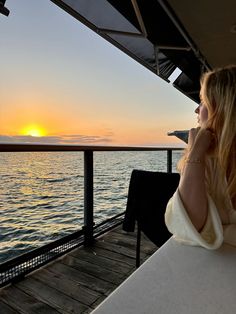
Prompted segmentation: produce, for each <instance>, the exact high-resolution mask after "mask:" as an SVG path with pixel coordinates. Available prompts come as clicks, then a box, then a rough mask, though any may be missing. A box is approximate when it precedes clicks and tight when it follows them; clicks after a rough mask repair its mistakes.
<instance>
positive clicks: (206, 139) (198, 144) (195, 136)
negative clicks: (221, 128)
mask: <svg viewBox="0 0 236 314" xmlns="http://www.w3.org/2000/svg"><path fill="white" fill-rule="evenodd" d="M214 147H215V135H214V133H213V132H212V131H211V130H210V129H208V128H204V127H202V128H200V127H198V128H193V129H191V130H190V131H189V138H188V150H189V157H190V155H191V157H193V156H194V157H197V158H204V157H205V156H206V154H207V153H209V152H210V151H211V150H212V149H213V148H214Z"/></svg>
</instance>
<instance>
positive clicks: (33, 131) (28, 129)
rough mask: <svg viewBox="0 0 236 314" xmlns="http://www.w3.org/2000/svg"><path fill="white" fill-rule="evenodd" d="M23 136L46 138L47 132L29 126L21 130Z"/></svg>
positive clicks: (36, 126) (40, 128) (35, 126)
mask: <svg viewBox="0 0 236 314" xmlns="http://www.w3.org/2000/svg"><path fill="white" fill-rule="evenodd" d="M21 134H22V135H30V136H35V137H40V136H45V135H46V131H45V129H44V128H42V127H41V126H38V125H28V126H26V127H24V128H23V129H22V130H21Z"/></svg>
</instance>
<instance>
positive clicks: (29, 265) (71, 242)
mask: <svg viewBox="0 0 236 314" xmlns="http://www.w3.org/2000/svg"><path fill="white" fill-rule="evenodd" d="M180 150H182V148H173V147H140V146H139V147H130V146H129V147H125V146H80V145H51V144H50V145H47V144H0V152H84V225H83V227H82V230H79V231H77V232H74V233H73V234H71V235H69V236H65V237H63V238H61V239H59V240H56V241H54V242H52V243H49V244H47V245H45V246H43V247H41V248H38V249H35V250H32V251H30V252H28V253H25V254H23V255H22V256H19V257H16V258H14V259H12V260H10V261H7V262H5V263H3V264H2V265H0V286H4V285H6V284H7V283H9V282H11V281H14V280H16V279H17V278H21V277H22V276H24V275H25V274H27V273H29V272H31V271H33V270H34V269H36V268H38V267H41V266H42V265H44V264H46V263H47V262H49V261H51V260H52V259H55V258H57V257H58V256H61V255H63V254H65V253H66V252H68V251H70V250H72V249H73V248H75V247H76V246H79V245H81V244H84V245H86V246H90V245H92V244H93V242H94V239H95V237H96V236H98V235H100V234H102V233H103V232H105V231H107V230H108V229H109V228H112V227H113V226H115V225H117V224H120V223H121V222H122V217H121V216H122V214H124V213H121V214H118V215H116V216H114V217H113V218H114V219H113V218H111V219H108V220H107V221H108V224H107V225H106V222H103V223H101V224H98V225H96V226H95V225H94V188H93V155H94V152H106V151H113V152H115V151H117V152H118V151H119V152H122V151H124V152H128V151H139V152H140V151H166V152H167V156H166V158H167V163H166V165H167V168H166V171H167V172H172V152H173V151H180ZM82 237H83V239H82Z"/></svg>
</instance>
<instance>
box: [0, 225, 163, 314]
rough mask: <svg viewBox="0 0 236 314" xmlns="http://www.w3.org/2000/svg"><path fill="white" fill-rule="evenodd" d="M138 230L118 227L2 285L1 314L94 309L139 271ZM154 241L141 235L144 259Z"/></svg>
mask: <svg viewBox="0 0 236 314" xmlns="http://www.w3.org/2000/svg"><path fill="white" fill-rule="evenodd" d="M135 247H136V235H135V234H134V233H127V232H124V231H122V230H121V227H118V228H116V229H114V230H112V231H110V232H108V233H107V234H105V235H103V236H102V237H100V238H98V239H97V241H96V243H95V245H94V246H93V247H91V248H84V247H81V248H78V249H75V250H73V251H71V252H70V253H69V254H67V255H66V256H64V257H63V258H60V259H58V260H56V261H55V262H53V263H51V264H50V265H48V266H46V267H44V268H41V269H39V270H38V271H36V272H34V273H32V274H31V275H29V276H27V277H26V278H25V279H24V280H22V281H20V282H18V283H16V284H12V285H10V286H8V287H6V288H3V289H1V290H0V313H1V314H13V313H24V314H31V313H45V314H46V313H48V314H53V313H63V314H65V313H70V314H71V313H90V312H91V311H92V310H93V309H94V308H95V307H96V306H97V305H98V304H99V303H100V302H102V301H103V300H104V299H105V298H106V297H107V296H108V295H109V294H110V293H111V292H112V291H113V290H114V289H115V288H116V287H117V286H119V285H120V284H121V283H122V282H123V281H124V280H125V279H126V278H127V277H128V276H129V275H130V274H131V273H132V272H133V271H134V270H135ZM156 249H157V248H156V246H155V245H153V244H152V243H151V242H150V241H148V240H147V239H145V238H144V237H143V239H142V245H141V260H142V262H143V261H144V260H146V259H147V258H148V257H149V256H150V255H151V254H152V253H153V252H155V251H156Z"/></svg>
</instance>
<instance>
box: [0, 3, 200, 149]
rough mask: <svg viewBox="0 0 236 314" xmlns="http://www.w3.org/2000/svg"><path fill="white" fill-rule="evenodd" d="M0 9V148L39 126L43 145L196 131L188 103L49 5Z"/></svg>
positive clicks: (130, 141) (154, 139)
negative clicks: (3, 12) (7, 12)
mask: <svg viewBox="0 0 236 314" xmlns="http://www.w3.org/2000/svg"><path fill="white" fill-rule="evenodd" d="M7 6H8V8H9V9H10V11H11V13H10V15H9V17H8V18H6V17H5V16H0V27H1V31H2V34H3V35H1V41H2V44H3V49H1V56H2V57H1V59H2V60H4V62H3V63H2V65H1V72H0V77H1V84H0V94H1V103H0V142H4V141H22V140H29V139H27V138H22V137H21V135H30V134H31V135H33V134H34V135H37V132H36V131H37V129H38V131H40V130H39V129H40V128H41V132H42V130H43V131H44V133H43V134H41V135H46V136H47V138H48V140H49V142H50V143H51V142H53V141H55V142H58V141H59V142H60V141H65V142H68V139H70V141H71V137H70V136H72V135H73V143H74V144H75V143H77V144H86V143H89V144H93V143H94V144H107V145H116V144H117V145H162V144H169V143H173V144H179V143H180V141H179V140H178V139H175V138H174V137H168V136H167V135H166V133H167V132H168V131H170V130H176V129H188V128H190V127H194V126H196V117H195V116H194V113H193V112H194V109H195V107H196V104H195V103H194V102H192V101H191V100H190V99H188V98H187V97H186V96H184V95H183V94H181V93H180V92H178V91H177V90H175V89H174V88H173V87H172V86H171V84H168V83H166V82H164V81H163V80H161V79H159V78H158V77H157V76H155V75H154V74H153V73H151V72H149V71H148V70H147V69H145V68H143V67H142V66H141V65H140V64H138V63H137V62H135V61H134V60H132V59H131V58H130V57H128V56H126V55H125V54H124V53H122V52H120V51H119V50H118V49H117V48H114V47H113V46H111V45H110V44H109V43H107V42H106V41H105V40H104V39H102V38H100V37H98V36H97V35H96V34H94V33H93V32H92V31H90V30H89V29H87V28H86V27H84V26H83V25H82V24H80V23H79V22H78V21H75V19H73V18H72V17H71V16H69V15H68V14H66V13H65V12H64V11H62V10H61V9H59V8H58V7H57V6H55V5H54V4H53V3H51V2H50V1H48V0H42V1H35V0H33V1H28V0H22V1H14V0H8V3H7ZM39 15H40V18H39ZM95 51H96V53H94V52H95ZM29 126H31V131H30V129H29ZM27 128H28V129H27ZM33 129H36V130H35V132H34V133H33V131H32V130H33ZM30 132H31V133H30ZM27 133H28V134H27ZM38 135H39V134H38ZM39 140H40V138H39ZM44 140H45V139H44Z"/></svg>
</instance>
